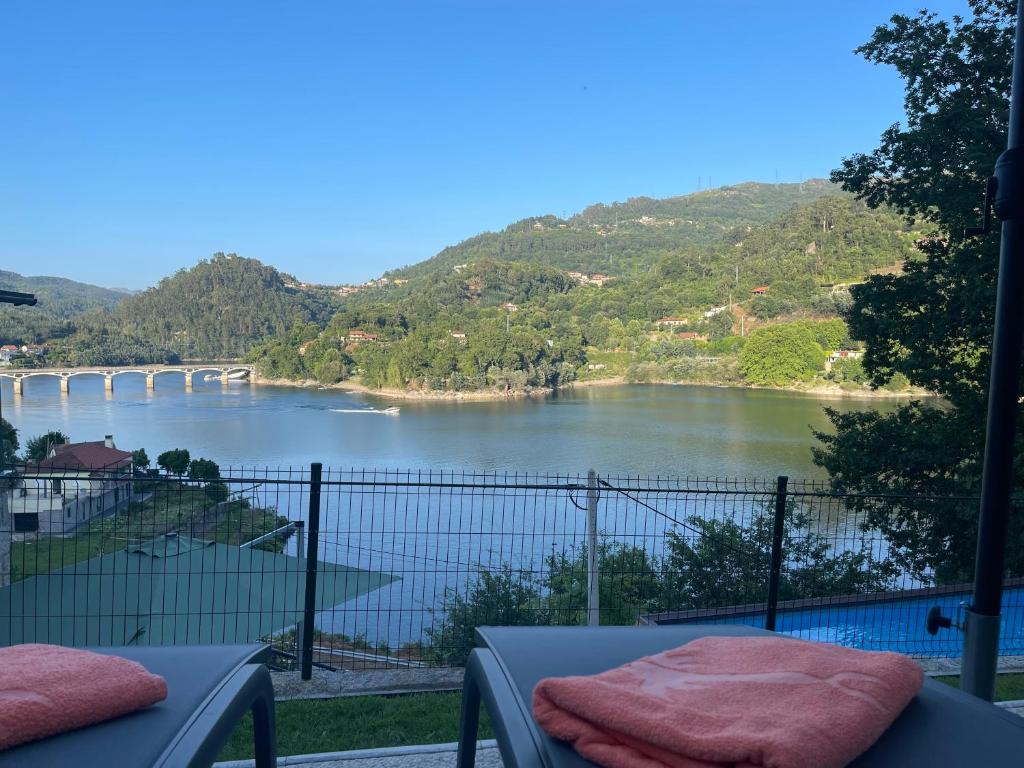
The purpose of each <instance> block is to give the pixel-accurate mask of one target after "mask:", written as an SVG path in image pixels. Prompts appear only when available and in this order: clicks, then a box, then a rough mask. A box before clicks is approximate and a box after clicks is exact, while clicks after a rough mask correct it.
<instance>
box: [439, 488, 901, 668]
mask: <svg viewBox="0 0 1024 768" xmlns="http://www.w3.org/2000/svg"><path fill="white" fill-rule="evenodd" d="M773 522H774V516H773V514H772V512H771V511H770V510H768V509H757V510H754V511H753V513H752V515H751V516H750V519H749V523H748V524H746V525H741V524H739V523H737V522H735V521H732V520H714V519H710V520H706V519H703V518H700V517H696V516H694V517H690V518H689V519H687V520H686V522H685V528H686V529H688V530H689V533H687V534H684V533H682V532H680V531H679V530H673V531H670V532H669V534H668V538H667V542H666V547H665V553H664V556H663V557H661V558H658V557H655V556H653V555H651V554H650V553H649V552H647V551H646V550H645V549H644V548H643V547H637V546H633V545H628V544H624V543H622V542H618V541H610V540H608V539H604V538H602V540H601V542H600V543H599V545H598V573H599V578H598V589H599V600H600V611H601V623H602V624H621V625H630V624H635V623H636V620H637V616H638V615H639V613H641V612H650V611H668V610H686V609H690V608H711V607H722V606H728V605H743V604H749V603H759V602H764V601H765V599H766V597H767V587H768V571H769V563H770V552H771V543H772V532H773ZM811 522H812V519H811V515H810V514H809V512H808V511H807V510H805V509H801V508H799V507H798V506H796V505H795V504H794V503H792V502H791V503H790V505H789V507H788V508H787V511H786V522H785V526H784V536H783V552H784V553H785V560H786V567H785V568H784V569H783V574H782V580H781V583H780V589H779V599H780V600H795V599H799V598H810V597H831V596H835V595H847V594H859V593H864V592H875V591H881V590H884V589H889V588H891V587H892V584H893V580H894V578H895V576H896V575H897V572H898V571H897V569H896V568H895V566H894V565H893V564H892V563H890V562H888V561H880V560H876V559H875V558H874V557H873V556H872V554H871V549H870V547H868V546H867V545H865V544H863V543H861V544H862V545H861V546H860V547H859V548H858V547H854V546H853V545H854V544H855V542H854V541H853V540H851V541H848V542H847V544H848V545H850V546H848V547H846V548H844V549H843V550H842V551H838V550H836V548H835V547H834V546H833V545H831V544H830V543H829V540H828V539H827V538H826V537H825V536H822V535H820V534H818V533H817V532H816V531H815V530H814V528H813V526H812V525H811ZM694 534H695V535H694ZM544 566H545V567H544V569H543V574H542V575H535V574H530V573H525V572H520V571H515V570H513V569H511V568H510V567H509V566H507V565H506V566H503V567H502V568H500V569H497V570H495V571H488V570H486V569H483V568H481V569H479V570H478V572H477V573H476V575H475V576H474V577H473V578H472V579H471V580H470V582H469V584H467V585H466V586H465V587H464V589H463V590H461V591H460V590H449V591H448V592H447V594H446V595H445V601H444V604H443V605H442V606H441V607H440V608H439V610H438V611H437V614H438V615H439V618H438V620H437V621H435V624H434V626H432V627H431V628H430V629H428V630H427V635H428V638H429V640H430V647H429V656H430V658H431V659H432V660H434V661H436V662H439V663H443V664H451V665H461V664H463V663H464V662H465V659H466V657H467V656H468V654H469V652H470V650H472V648H473V630H474V629H475V628H476V627H478V626H481V625H487V624H497V625H530V626H532V625H540V624H584V623H586V619H587V614H586V606H587V551H586V549H585V548H581V549H578V550H574V551H571V552H565V551H562V552H552V553H551V554H550V555H549V556H548V557H547V558H546V559H545V563H544Z"/></svg>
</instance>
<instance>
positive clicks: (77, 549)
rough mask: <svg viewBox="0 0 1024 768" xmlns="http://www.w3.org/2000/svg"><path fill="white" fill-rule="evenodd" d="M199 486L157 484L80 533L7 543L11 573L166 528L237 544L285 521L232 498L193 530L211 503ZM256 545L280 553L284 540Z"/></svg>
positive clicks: (71, 560) (106, 549)
mask: <svg viewBox="0 0 1024 768" xmlns="http://www.w3.org/2000/svg"><path fill="white" fill-rule="evenodd" d="M212 505H213V504H212V502H211V500H210V499H209V498H208V497H207V496H206V494H205V493H204V491H203V490H202V489H198V488H191V487H187V486H172V487H161V488H158V489H157V491H156V493H155V494H154V495H153V497H152V498H150V499H148V500H147V501H145V502H142V503H138V502H133V503H132V504H130V505H129V506H128V509H127V510H126V511H125V512H122V513H120V514H118V515H114V516H111V517H104V518H100V519H97V520H94V521H92V522H91V523H89V525H88V526H86V527H85V528H83V529H82V530H81V532H80V533H78V534H77V535H75V536H69V537H68V538H66V539H65V538H60V537H57V536H54V537H50V536H40V537H39V538H34V539H28V540H25V541H15V542H13V543H12V544H11V578H12V580H14V581H19V580H21V579H26V578H28V577H29V576H35V575H37V574H41V573H49V572H50V571H55V570H59V569H60V568H65V567H67V566H69V565H74V564H75V563H79V562H82V561H84V560H89V559H91V558H93V557H99V556H101V555H107V554H110V553H111V552H116V551H117V550H119V549H124V548H125V547H126V546H127V545H128V543H129V542H134V541H139V540H145V539H151V538H154V537H156V536H160V535H163V534H165V533H168V532H171V531H178V532H180V533H182V534H184V535H187V536H188V535H191V536H196V537H197V538H204V539H209V540H212V541H218V542H220V543H222V544H240V543H242V542H244V541H249V540H250V539H254V538H256V537H257V536H260V535H261V534H264V533H268V532H270V531H272V530H274V529H275V528H277V527H280V526H281V525H283V524H284V523H286V522H287V520H286V519H285V518H283V517H279V516H278V515H277V513H276V512H275V511H274V510H264V509H252V508H249V507H248V505H245V504H243V503H242V502H239V501H233V502H231V503H230V504H229V505H227V508H226V509H225V510H223V511H222V513H221V515H220V517H219V521H218V522H216V523H215V524H211V526H210V527H209V529H208V530H205V531H194V530H193V524H194V523H195V524H199V523H200V521H201V517H200V515H201V513H202V511H203V510H204V509H207V508H209V507H212ZM260 549H269V550H272V551H277V552H280V551H282V550H283V541H272V542H267V543H265V544H262V545H260Z"/></svg>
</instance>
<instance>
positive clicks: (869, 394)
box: [568, 376, 935, 400]
mask: <svg viewBox="0 0 1024 768" xmlns="http://www.w3.org/2000/svg"><path fill="white" fill-rule="evenodd" d="M623 385H630V386H647V385H654V386H673V387H719V388H722V389H757V390H767V391H769V392H792V393H795V394H802V395H810V396H812V397H819V398H828V399H850V398H852V399H858V400H906V399H908V398H912V397H935V395H934V394H933V393H931V392H928V391H927V390H924V389H918V388H914V387H912V388H910V389H906V390H902V391H899V392H892V391H889V390H887V389H864V388H859V389H844V388H843V387H841V386H839V385H838V384H830V383H825V382H821V381H818V382H815V383H813V384H793V385H791V386H788V387H764V386H759V385H757V384H736V383H729V384H724V383H718V384H714V383H708V382H703V381H701V382H691V381H671V380H668V379H658V380H654V381H640V382H633V381H627V380H626V377H625V376H608V377H605V378H601V379H589V380H578V381H574V382H573V383H572V384H569V385H568V388H580V389H586V388H588V387H619V386H623Z"/></svg>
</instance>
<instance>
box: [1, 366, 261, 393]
mask: <svg viewBox="0 0 1024 768" xmlns="http://www.w3.org/2000/svg"><path fill="white" fill-rule="evenodd" d="M254 370H255V369H254V368H253V366H251V365H245V364H240V363H230V364H228V363H195V364H188V365H130V366H129V365H125V366H118V365H113V366H100V365H97V366H88V367H83V368H0V378H7V379H11V380H12V381H13V382H14V394H16V395H21V394H22V393H23V391H24V390H23V385H24V382H25V379H29V378H32V377H33V376H56V377H57V378H59V379H60V391H61V393H62V394H65V395H66V394H68V393H69V392H70V390H71V378H72V377H73V376H102V377H103V386H104V389H106V391H107V392H113V391H114V377H115V376H120V375H122V374H126V373H136V374H141V375H142V376H145V377H146V389H150V390H151V389H155V388H156V377H157V376H158V375H159V374H161V373H181V374H184V375H185V389H186V391H188V390H191V389H192V376H193V375H194V374H196V373H205V372H207V371H209V372H211V373H213V374H215V375H218V376H219V377H220V380H221V382H222V383H224V384H227V383H228V381H230V380H231V379H244V378H248V377H249V376H251V375H252V373H253V372H254Z"/></svg>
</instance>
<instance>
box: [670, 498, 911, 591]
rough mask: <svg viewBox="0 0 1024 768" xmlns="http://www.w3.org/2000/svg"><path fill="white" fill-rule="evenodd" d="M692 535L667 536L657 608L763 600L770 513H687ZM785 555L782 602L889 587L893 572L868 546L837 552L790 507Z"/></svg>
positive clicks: (808, 519)
mask: <svg viewBox="0 0 1024 768" xmlns="http://www.w3.org/2000/svg"><path fill="white" fill-rule="evenodd" d="M687 526H688V527H689V528H690V529H691V530H693V531H694V532H695V533H696V534H697V535H696V536H693V535H689V534H687V535H684V534H683V533H680V532H679V531H678V530H675V531H670V532H669V534H668V539H667V542H666V553H665V560H664V563H663V564H662V567H663V569H664V574H665V576H664V580H663V583H662V587H661V591H660V595H659V597H658V602H657V606H656V608H657V609H658V610H686V609H689V608H720V607H723V606H729V605H747V604H750V603H762V602H764V601H765V600H766V599H767V594H768V592H767V588H768V576H769V566H770V563H771V545H772V530H773V527H774V515H773V514H772V513H771V512H769V511H768V510H760V511H758V512H757V513H755V514H754V515H753V516H752V518H751V519H750V521H749V523H748V524H747V525H740V524H738V523H736V522H735V521H733V520H715V519H704V518H701V517H697V516H692V517H690V518H689V519H688V520H687ZM783 531H784V534H783V543H782V548H783V549H782V551H783V552H784V553H785V554H784V556H785V559H786V567H785V568H784V569H783V570H782V575H781V580H780V583H779V599H780V600H796V599H799V598H805V597H830V596H834V595H851V594H859V593H864V592H877V591H881V590H884V589H887V588H891V586H892V581H893V578H894V577H895V575H896V570H895V569H894V568H893V566H892V565H891V564H888V563H885V562H880V561H877V560H875V559H873V558H872V556H871V551H870V548H867V547H862V548H861V549H860V550H858V551H856V552H854V551H850V550H847V551H842V552H836V551H834V549H833V547H832V546H831V545H830V544H829V543H828V540H827V538H825V537H823V536H821V535H819V534H817V533H815V532H814V530H813V529H812V527H811V517H810V515H809V514H808V513H807V511H805V510H800V509H798V508H797V507H796V506H795V505H794V504H793V503H792V502H791V503H790V505H789V507H788V508H787V511H786V522H785V526H784V529H783Z"/></svg>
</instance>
